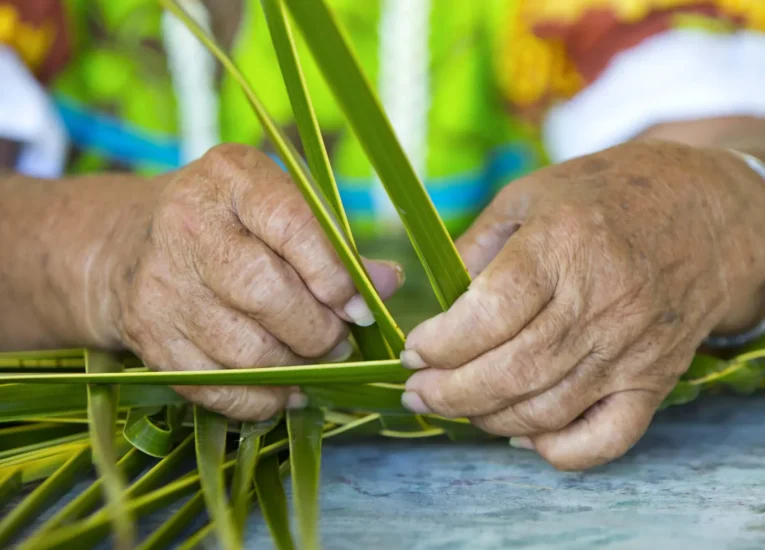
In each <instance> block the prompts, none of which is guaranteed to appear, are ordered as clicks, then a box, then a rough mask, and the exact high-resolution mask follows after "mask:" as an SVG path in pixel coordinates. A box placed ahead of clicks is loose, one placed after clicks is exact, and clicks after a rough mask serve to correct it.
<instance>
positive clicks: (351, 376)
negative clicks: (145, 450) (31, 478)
mask: <svg viewBox="0 0 765 550" xmlns="http://www.w3.org/2000/svg"><path fill="white" fill-rule="evenodd" d="M411 374H412V373H411V371H408V370H407V369H405V368H403V367H402V366H401V361H399V360H398V359H386V360H381V361H350V362H348V363H334V364H331V365H296V366H292V367H270V368H267V369H262V368H255V369H236V370H216V371H172V372H159V371H158V372H120V373H93V374H91V373H64V374H0V384H3V383H9V382H12V381H13V382H17V383H18V387H20V388H24V387H25V386H24V385H25V384H45V385H53V384H122V385H124V386H126V387H127V386H129V385H131V384H142V385H143V384H145V385H151V386H157V385H160V384H168V385H186V386H188V385H192V386H194V385H200V384H201V385H207V384H211V385H228V386H238V385H258V386H285V385H295V386H303V385H312V384H336V383H337V384H349V383H356V384H367V383H372V382H393V383H398V382H405V381H406V380H407V379H408V378H409V376H411ZM2 388H3V386H1V385H0V397H1V396H2V394H3V392H2ZM27 389H30V388H29V387H27ZM31 389H33V388H31ZM125 389H126V388H123V391H124V390H125ZM167 391H168V392H170V391H172V390H170V389H169V388H168V389H167ZM28 393H30V394H31V393H33V392H31V391H30V392H28ZM162 397H164V395H163V396H162ZM120 402H121V403H122V400H121V401H120ZM0 407H1V405H0Z"/></svg>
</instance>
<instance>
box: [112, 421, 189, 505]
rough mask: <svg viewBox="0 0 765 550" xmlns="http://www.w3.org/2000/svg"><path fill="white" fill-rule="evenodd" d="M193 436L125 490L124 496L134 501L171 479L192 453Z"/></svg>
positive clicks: (187, 437)
mask: <svg viewBox="0 0 765 550" xmlns="http://www.w3.org/2000/svg"><path fill="white" fill-rule="evenodd" d="M194 440H195V438H194V434H189V435H188V436H186V439H184V440H183V441H182V442H181V443H180V444H179V445H178V446H177V447H176V448H175V449H173V450H172V452H171V453H170V454H168V455H167V456H166V457H164V458H163V459H162V460H160V461H159V462H157V463H156V464H155V465H154V467H152V468H151V469H150V470H149V471H148V472H146V473H145V474H144V475H142V476H141V477H140V478H139V479H138V480H136V482H135V483H133V484H132V485H131V486H130V487H128V488H127V491H126V493H125V494H126V496H127V497H128V498H131V499H135V498H137V497H139V496H142V495H145V494H147V493H150V492H151V491H154V490H155V489H157V488H158V487H159V486H160V485H161V484H162V483H164V482H165V481H167V480H168V479H170V478H171V476H173V475H174V474H175V472H176V470H177V469H178V467H179V466H180V465H181V464H182V463H183V461H184V460H186V458H188V457H189V456H191V454H192V452H193V451H194Z"/></svg>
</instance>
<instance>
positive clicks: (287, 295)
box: [243, 254, 295, 315]
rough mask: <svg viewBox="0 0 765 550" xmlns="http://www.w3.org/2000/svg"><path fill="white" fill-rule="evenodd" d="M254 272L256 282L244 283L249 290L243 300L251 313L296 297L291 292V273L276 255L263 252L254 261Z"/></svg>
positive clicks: (268, 308) (274, 306) (262, 311)
mask: <svg viewBox="0 0 765 550" xmlns="http://www.w3.org/2000/svg"><path fill="white" fill-rule="evenodd" d="M252 274H253V275H254V278H253V279H252V280H254V281H255V283H254V284H247V285H244V288H247V289H248V290H247V291H246V295H245V298H244V300H243V301H244V302H245V304H244V305H245V307H246V308H247V309H248V311H249V312H250V313H252V314H254V315H259V314H261V313H264V312H266V311H271V310H273V309H274V308H279V306H280V305H284V304H287V303H289V302H290V300H292V299H294V298H295V293H294V292H290V284H289V281H288V280H287V279H288V277H289V274H288V273H285V270H284V268H283V266H282V265H281V260H279V259H278V258H277V257H276V256H275V255H272V254H261V255H260V256H259V257H258V258H257V259H255V260H254V261H253V268H252ZM285 307H286V306H285Z"/></svg>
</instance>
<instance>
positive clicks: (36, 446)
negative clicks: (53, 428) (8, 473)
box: [0, 433, 88, 464]
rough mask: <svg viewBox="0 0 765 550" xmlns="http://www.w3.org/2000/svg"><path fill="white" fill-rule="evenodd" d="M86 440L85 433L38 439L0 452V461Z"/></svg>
mask: <svg viewBox="0 0 765 550" xmlns="http://www.w3.org/2000/svg"><path fill="white" fill-rule="evenodd" d="M87 440H88V434H87V433H77V434H72V435H67V436H64V437H57V438H55V439H50V440H49V441H40V442H38V443H33V444H31V445H26V446H24V447H17V448H13V449H8V450H7V451H2V452H0V461H2V460H6V459H9V458H13V457H15V456H21V455H28V454H29V453H31V452H34V451H38V450H42V449H47V448H50V447H51V446H56V445H63V444H66V443H85V442H86V441H87ZM0 464H2V462H0Z"/></svg>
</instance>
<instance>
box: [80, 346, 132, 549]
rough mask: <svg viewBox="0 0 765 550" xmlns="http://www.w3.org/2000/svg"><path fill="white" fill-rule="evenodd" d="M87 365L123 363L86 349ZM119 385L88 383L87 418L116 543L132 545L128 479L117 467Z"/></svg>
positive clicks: (106, 368)
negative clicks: (116, 444) (126, 491)
mask: <svg viewBox="0 0 765 550" xmlns="http://www.w3.org/2000/svg"><path fill="white" fill-rule="evenodd" d="M85 368H86V370H87V372H88V373H90V374H96V373H109V372H121V371H122V365H121V364H120V363H119V362H118V361H116V360H115V359H114V357H112V356H111V355H110V354H108V353H106V352H103V351H95V350H86V351H85ZM118 396H119V386H113V385H110V386H106V385H101V384H91V385H89V386H88V418H89V420H90V440H91V445H92V448H93V462H94V464H95V466H96V470H97V472H98V474H99V476H100V479H101V487H102V490H103V495H104V500H105V502H106V510H107V513H108V514H109V518H110V521H111V523H112V529H113V532H114V542H115V544H114V546H115V548H118V549H128V548H131V547H132V546H133V540H134V539H135V532H134V529H133V521H132V519H131V518H130V514H129V513H128V511H127V507H126V506H125V503H126V499H125V498H123V497H124V493H125V480H124V478H123V476H122V472H121V471H120V469H119V468H118V467H117V451H116V449H115V448H114V433H115V431H116V430H117V405H118V403H119V397H118Z"/></svg>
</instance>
